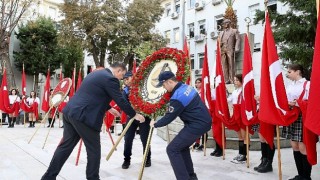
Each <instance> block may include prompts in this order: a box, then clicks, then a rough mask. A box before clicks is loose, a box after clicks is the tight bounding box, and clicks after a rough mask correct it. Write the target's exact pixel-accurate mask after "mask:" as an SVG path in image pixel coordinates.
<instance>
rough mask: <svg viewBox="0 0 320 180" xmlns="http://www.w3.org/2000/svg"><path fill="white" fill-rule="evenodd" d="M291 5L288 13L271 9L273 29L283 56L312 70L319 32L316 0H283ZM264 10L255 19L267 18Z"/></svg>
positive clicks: (287, 4)
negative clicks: (317, 30)
mask: <svg viewBox="0 0 320 180" xmlns="http://www.w3.org/2000/svg"><path fill="white" fill-rule="evenodd" d="M279 1H280V2H281V3H284V5H286V6H288V11H287V12H286V13H285V14H279V13H278V12H276V11H270V10H269V14H270V21H272V22H273V33H274V38H275V41H276V43H277V45H278V47H279V50H280V51H279V56H280V58H281V59H282V60H284V61H288V62H290V63H299V64H301V65H303V66H304V67H305V69H306V70H310V68H311V63H312V58H313V51H314V44H315V34H316V23H317V17H316V15H317V12H316V2H315V1H314V0H279ZM264 14H265V13H264V11H257V14H256V18H255V20H254V22H255V23H258V22H259V21H264Z"/></svg>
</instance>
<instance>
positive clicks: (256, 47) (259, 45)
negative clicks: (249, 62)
mask: <svg viewBox="0 0 320 180" xmlns="http://www.w3.org/2000/svg"><path fill="white" fill-rule="evenodd" d="M258 51H261V43H254V46H253V52H258Z"/></svg>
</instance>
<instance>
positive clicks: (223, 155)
mask: <svg viewBox="0 0 320 180" xmlns="http://www.w3.org/2000/svg"><path fill="white" fill-rule="evenodd" d="M221 124H222V159H223V160H225V159H226V157H225V154H226V153H225V141H224V138H225V137H224V130H225V129H224V124H223V122H221Z"/></svg>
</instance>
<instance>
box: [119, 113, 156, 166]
mask: <svg viewBox="0 0 320 180" xmlns="http://www.w3.org/2000/svg"><path fill="white" fill-rule="evenodd" d="M145 119H146V120H145V122H143V123H140V122H139V121H136V120H134V121H133V123H132V124H131V126H130V127H129V129H128V131H127V132H126V134H125V136H124V152H123V155H124V160H125V161H130V160H131V155H132V143H133V139H134V136H135V133H136V130H137V128H138V127H139V132H140V139H141V142H142V145H143V153H144V151H145V149H146V145H147V140H148V135H149V131H150V121H151V119H150V118H149V117H145ZM150 157H151V150H150V149H149V152H148V155H147V160H149V159H150Z"/></svg>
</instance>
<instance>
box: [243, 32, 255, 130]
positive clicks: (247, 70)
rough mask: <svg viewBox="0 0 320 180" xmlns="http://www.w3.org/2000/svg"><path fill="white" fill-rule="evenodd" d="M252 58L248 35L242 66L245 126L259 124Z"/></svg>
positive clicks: (245, 41)
mask: <svg viewBox="0 0 320 180" xmlns="http://www.w3.org/2000/svg"><path fill="white" fill-rule="evenodd" d="M252 69H253V68H252V57H251V51H250V44H249V40H248V36H247V34H245V36H244V55H243V66H242V76H243V80H242V100H241V118H242V122H243V124H244V125H246V126H249V125H251V124H255V123H258V117H257V113H256V112H257V103H256V100H255V99H254V95H255V90H254V80H253V70H252Z"/></svg>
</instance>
